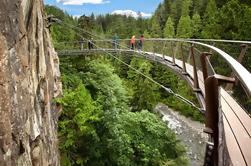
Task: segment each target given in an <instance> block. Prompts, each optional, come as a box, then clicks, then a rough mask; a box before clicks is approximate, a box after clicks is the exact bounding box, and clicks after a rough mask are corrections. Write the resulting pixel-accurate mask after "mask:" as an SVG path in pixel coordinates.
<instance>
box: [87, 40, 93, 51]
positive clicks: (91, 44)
mask: <svg viewBox="0 0 251 166" xmlns="http://www.w3.org/2000/svg"><path fill="white" fill-rule="evenodd" d="M88 49H89V50H91V49H93V38H91V39H90V40H88Z"/></svg>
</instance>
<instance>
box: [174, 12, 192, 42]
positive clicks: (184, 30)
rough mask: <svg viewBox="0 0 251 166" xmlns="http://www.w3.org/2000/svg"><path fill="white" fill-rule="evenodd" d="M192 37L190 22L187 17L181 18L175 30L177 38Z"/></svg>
mask: <svg viewBox="0 0 251 166" xmlns="http://www.w3.org/2000/svg"><path fill="white" fill-rule="evenodd" d="M192 36H193V27H192V20H191V19H190V17H189V16H181V18H180V20H179V24H178V28H177V37H179V38H191V37H192Z"/></svg>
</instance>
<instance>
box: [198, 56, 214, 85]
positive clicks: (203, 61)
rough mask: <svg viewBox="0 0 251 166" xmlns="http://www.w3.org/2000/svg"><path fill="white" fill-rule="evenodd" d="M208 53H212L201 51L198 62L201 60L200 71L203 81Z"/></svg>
mask: <svg viewBox="0 0 251 166" xmlns="http://www.w3.org/2000/svg"><path fill="white" fill-rule="evenodd" d="M209 55H212V53H210V52H203V53H202V54H201V55H200V62H201V66H202V73H203V78H204V82H205V81H206V79H207V77H208V70H207V61H206V59H207V58H208V56H209Z"/></svg>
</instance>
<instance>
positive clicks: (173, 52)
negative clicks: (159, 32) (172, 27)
mask: <svg viewBox="0 0 251 166" xmlns="http://www.w3.org/2000/svg"><path fill="white" fill-rule="evenodd" d="M171 50H172V59H173V64H172V65H173V66H175V65H176V63H175V54H176V53H175V52H176V51H175V50H174V47H173V42H171Z"/></svg>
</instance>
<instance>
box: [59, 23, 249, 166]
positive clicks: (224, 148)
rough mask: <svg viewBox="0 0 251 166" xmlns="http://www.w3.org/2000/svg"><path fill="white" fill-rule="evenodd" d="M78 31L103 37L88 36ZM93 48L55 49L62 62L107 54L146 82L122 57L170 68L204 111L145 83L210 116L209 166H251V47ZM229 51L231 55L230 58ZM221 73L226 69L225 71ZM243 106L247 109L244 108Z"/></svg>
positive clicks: (187, 42)
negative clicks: (250, 61)
mask: <svg viewBox="0 0 251 166" xmlns="http://www.w3.org/2000/svg"><path fill="white" fill-rule="evenodd" d="M61 23H62V22H61ZM67 26H69V27H70V28H73V29H74V28H75V29H76V27H73V26H71V25H67ZM77 30H80V31H84V33H86V34H89V35H90V36H93V37H98V36H97V35H93V34H91V33H90V32H86V31H85V30H82V29H79V28H77ZM80 36H81V35H80ZM81 38H82V36H81ZM99 39H100V38H99ZM88 42H90V41H87V40H82V41H76V42H62V43H57V44H56V45H55V48H56V51H57V52H58V55H59V57H63V56H91V55H93V54H99V53H100V54H101V55H102V54H107V55H109V56H112V57H113V58H115V59H117V60H118V61H120V62H121V63H122V64H124V65H127V66H128V67H130V68H131V69H133V70H134V71H135V72H137V73H138V74H141V75H143V76H145V75H144V74H143V73H141V72H140V71H138V70H137V69H135V68H133V67H131V66H130V65H129V64H126V63H125V62H123V61H122V60H121V59H120V58H119V57H118V56H117V54H121V55H122V54H123V55H125V56H126V55H131V56H138V57H142V58H146V59H148V60H150V61H153V62H157V63H160V64H163V65H165V66H166V67H167V68H169V69H170V70H171V71H173V72H174V73H176V74H178V75H180V77H181V78H183V79H184V80H185V81H187V83H188V85H189V86H190V87H191V88H192V89H193V91H194V93H195V95H196V97H197V99H198V101H199V106H197V105H196V104H194V103H193V102H191V101H189V100H188V99H186V98H184V97H183V96H181V95H179V94H177V93H175V92H174V91H173V90H172V89H170V88H167V87H165V85H161V84H160V83H158V82H156V81H155V80H153V79H152V78H150V77H148V76H145V77H146V78H148V79H149V80H151V81H152V82H153V83H155V84H157V85H159V86H160V87H161V88H163V90H165V91H166V92H167V93H170V94H172V95H174V96H175V97H176V98H178V99H179V100H181V101H183V102H184V103H186V104H188V105H190V106H192V107H194V108H195V109H197V110H198V111H200V112H202V113H203V114H205V129H204V132H206V133H207V134H208V135H209V140H208V142H207V145H206V147H205V158H204V165H220V166H221V165H236V166H239V165H240V166H244V165H246V166H249V165H251V150H250V147H251V118H250V114H249V113H248V111H251V110H250V109H251V107H250V105H251V102H250V97H251V74H250V72H249V71H248V70H247V67H244V66H243V65H242V62H243V59H245V55H246V57H247V55H249V54H248V51H247V48H248V46H249V45H251V42H249V41H229V40H207V39H145V41H144V45H143V48H142V49H130V48H129V47H128V46H129V40H126V39H125V40H118V41H116V43H115V42H114V41H112V40H107V39H101V40H94V41H91V44H92V45H93V48H92V49H88V48H87V45H88V44H87V43H88ZM239 45H240V47H237V46H239ZM224 49H226V50H227V51H228V52H231V53H226V52H225V51H224ZM249 65H250V64H249ZM220 68H224V71H222V70H220ZM236 91H238V92H239V93H240V94H241V99H240V95H239V97H238V95H235V92H236ZM242 102H244V103H245V104H240V103H242ZM246 103H248V104H246ZM244 105H245V106H244Z"/></svg>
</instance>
